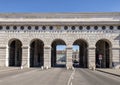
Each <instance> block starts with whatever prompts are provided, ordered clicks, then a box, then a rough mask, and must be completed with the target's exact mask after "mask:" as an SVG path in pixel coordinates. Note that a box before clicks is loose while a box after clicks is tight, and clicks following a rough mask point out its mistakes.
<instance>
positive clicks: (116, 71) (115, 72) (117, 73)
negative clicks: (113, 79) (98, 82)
mask: <svg viewBox="0 0 120 85" xmlns="http://www.w3.org/2000/svg"><path fill="white" fill-rule="evenodd" d="M96 70H97V71H100V72H104V73H107V74H111V75H115V76H118V77H120V69H96Z"/></svg>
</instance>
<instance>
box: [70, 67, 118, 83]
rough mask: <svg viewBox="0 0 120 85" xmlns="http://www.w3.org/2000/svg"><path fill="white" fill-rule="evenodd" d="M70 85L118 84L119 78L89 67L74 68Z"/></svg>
mask: <svg viewBox="0 0 120 85" xmlns="http://www.w3.org/2000/svg"><path fill="white" fill-rule="evenodd" d="M71 82H72V85H120V78H119V77H117V76H113V75H110V74H106V73H101V72H98V71H91V70H89V69H76V70H75V74H74V75H73V79H72V80H71Z"/></svg>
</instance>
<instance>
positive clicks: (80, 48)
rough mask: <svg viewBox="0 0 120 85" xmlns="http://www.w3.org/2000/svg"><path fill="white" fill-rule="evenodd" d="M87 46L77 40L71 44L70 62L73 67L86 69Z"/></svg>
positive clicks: (80, 40)
mask: <svg viewBox="0 0 120 85" xmlns="http://www.w3.org/2000/svg"><path fill="white" fill-rule="evenodd" d="M87 48H88V44H87V43H86V42H85V41H84V40H82V39H78V40H76V41H75V42H74V43H73V55H72V61H73V66H74V67H80V68H87V67H88V49H87Z"/></svg>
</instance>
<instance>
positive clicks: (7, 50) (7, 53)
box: [5, 46, 9, 67]
mask: <svg viewBox="0 0 120 85" xmlns="http://www.w3.org/2000/svg"><path fill="white" fill-rule="evenodd" d="M5 62H6V63H5V66H6V67H8V66H9V46H7V48H6V60H5Z"/></svg>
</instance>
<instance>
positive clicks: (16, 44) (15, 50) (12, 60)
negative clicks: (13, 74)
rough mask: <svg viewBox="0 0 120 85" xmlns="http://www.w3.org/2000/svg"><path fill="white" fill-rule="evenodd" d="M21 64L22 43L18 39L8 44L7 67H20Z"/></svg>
mask: <svg viewBox="0 0 120 85" xmlns="http://www.w3.org/2000/svg"><path fill="white" fill-rule="evenodd" d="M21 63H22V43H21V41H20V40H18V39H12V40H10V42H9V66H16V67H17V66H21Z"/></svg>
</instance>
